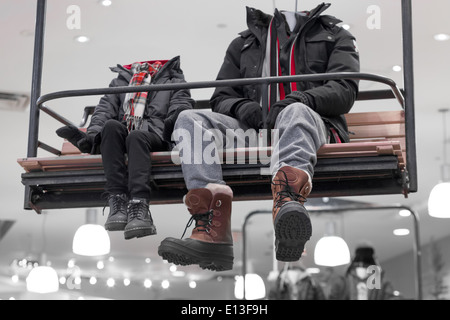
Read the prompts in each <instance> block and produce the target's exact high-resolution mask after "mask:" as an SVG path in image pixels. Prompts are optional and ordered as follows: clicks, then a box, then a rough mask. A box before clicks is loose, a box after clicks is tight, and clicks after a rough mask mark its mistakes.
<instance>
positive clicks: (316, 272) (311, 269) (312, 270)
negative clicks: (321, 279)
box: [306, 268, 320, 274]
mask: <svg viewBox="0 0 450 320" xmlns="http://www.w3.org/2000/svg"><path fill="white" fill-rule="evenodd" d="M306 272H308V273H309V274H319V273H320V269H319V268H308V269H306Z"/></svg>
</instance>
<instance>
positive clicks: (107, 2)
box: [100, 0, 112, 7]
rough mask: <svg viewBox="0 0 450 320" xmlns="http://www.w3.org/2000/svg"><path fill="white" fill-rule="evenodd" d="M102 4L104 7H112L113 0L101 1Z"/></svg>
mask: <svg viewBox="0 0 450 320" xmlns="http://www.w3.org/2000/svg"><path fill="white" fill-rule="evenodd" d="M100 4H101V5H102V6H104V7H109V6H110V5H112V1H111V0H101V1H100Z"/></svg>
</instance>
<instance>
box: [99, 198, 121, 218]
mask: <svg viewBox="0 0 450 320" xmlns="http://www.w3.org/2000/svg"><path fill="white" fill-rule="evenodd" d="M102 198H106V200H107V201H108V200H109V199H111V198H113V201H112V208H110V212H117V211H119V210H120V208H121V207H122V206H123V205H126V203H127V199H126V196H125V195H123V194H110V195H108V194H102ZM107 206H108V203H106V204H105V206H104V207H103V212H102V214H103V215H105V209H106V207H107Z"/></svg>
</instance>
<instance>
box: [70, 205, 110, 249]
mask: <svg viewBox="0 0 450 320" xmlns="http://www.w3.org/2000/svg"><path fill="white" fill-rule="evenodd" d="M96 222H97V210H95V209H87V210H86V224H85V225H82V226H81V227H79V228H78V230H77V231H76V233H75V236H74V237H73V244H72V250H73V253H75V254H78V255H81V256H88V257H95V256H103V255H106V254H109V252H110V250H111V242H110V239H109V235H108V232H107V231H106V230H105V228H104V227H103V226H101V225H98V224H97V223H96Z"/></svg>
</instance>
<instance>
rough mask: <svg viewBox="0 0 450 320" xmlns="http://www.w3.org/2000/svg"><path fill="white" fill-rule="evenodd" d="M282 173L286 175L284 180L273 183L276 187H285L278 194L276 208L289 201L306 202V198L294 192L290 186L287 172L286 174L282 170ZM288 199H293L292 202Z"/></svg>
mask: <svg viewBox="0 0 450 320" xmlns="http://www.w3.org/2000/svg"><path fill="white" fill-rule="evenodd" d="M281 172H283V174H284V179H280V180H274V181H273V182H272V185H274V186H282V187H283V188H282V190H281V191H280V192H277V195H276V202H275V205H274V207H275V208H280V207H282V206H283V205H284V204H286V203H287V202H289V201H297V202H306V198H305V197H304V196H302V195H301V194H299V193H296V192H294V191H293V190H292V188H291V186H289V180H288V177H287V174H286V172H284V171H283V170H281ZM286 199H291V200H286Z"/></svg>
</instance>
